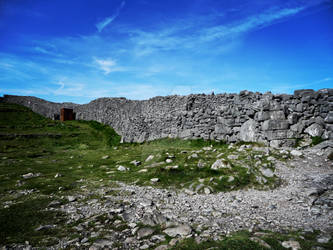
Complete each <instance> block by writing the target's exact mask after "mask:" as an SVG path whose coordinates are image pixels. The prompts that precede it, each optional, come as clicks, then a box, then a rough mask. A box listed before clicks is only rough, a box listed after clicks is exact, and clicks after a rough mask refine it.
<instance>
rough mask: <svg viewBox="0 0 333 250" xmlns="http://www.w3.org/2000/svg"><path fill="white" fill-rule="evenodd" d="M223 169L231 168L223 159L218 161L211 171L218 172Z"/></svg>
mask: <svg viewBox="0 0 333 250" xmlns="http://www.w3.org/2000/svg"><path fill="white" fill-rule="evenodd" d="M221 168H231V167H230V165H229V163H228V162H225V161H224V160H223V159H219V160H216V161H215V162H214V163H213V165H212V166H211V169H213V170H218V169H221Z"/></svg>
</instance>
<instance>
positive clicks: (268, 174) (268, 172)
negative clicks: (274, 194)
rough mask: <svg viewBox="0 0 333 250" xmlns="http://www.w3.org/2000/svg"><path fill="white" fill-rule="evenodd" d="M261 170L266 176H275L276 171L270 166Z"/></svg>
mask: <svg viewBox="0 0 333 250" xmlns="http://www.w3.org/2000/svg"><path fill="white" fill-rule="evenodd" d="M260 172H261V173H262V175H263V176H265V177H273V176H274V172H273V171H272V170H271V169H270V168H261V169H260Z"/></svg>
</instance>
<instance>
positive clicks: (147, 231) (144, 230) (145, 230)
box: [137, 227, 155, 239]
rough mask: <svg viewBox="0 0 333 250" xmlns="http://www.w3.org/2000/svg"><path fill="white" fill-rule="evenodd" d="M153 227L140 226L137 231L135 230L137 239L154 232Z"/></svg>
mask: <svg viewBox="0 0 333 250" xmlns="http://www.w3.org/2000/svg"><path fill="white" fill-rule="evenodd" d="M154 231H155V230H154V229H153V228H150V227H143V228H140V229H139V230H138V231H137V236H138V239H142V238H144V237H147V236H149V235H152V234H153V233H154Z"/></svg>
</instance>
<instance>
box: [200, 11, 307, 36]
mask: <svg viewBox="0 0 333 250" xmlns="http://www.w3.org/2000/svg"><path fill="white" fill-rule="evenodd" d="M305 9H306V7H305V6H301V7H297V8H285V9H271V10H268V11H266V12H264V13H261V14H259V15H253V16H250V17H248V18H246V19H245V20H241V21H240V22H237V23H234V24H227V25H218V26H214V27H211V28H207V29H204V30H203V31H202V32H201V33H202V34H201V35H200V39H201V40H202V41H205V42H208V41H212V40H216V39H226V38H232V37H234V36H239V35H242V34H244V33H247V32H250V31H253V30H255V29H259V28H263V27H267V26H269V25H271V24H273V23H274V22H276V21H281V19H283V18H286V17H289V16H292V15H295V14H297V13H299V12H301V11H303V10H305Z"/></svg>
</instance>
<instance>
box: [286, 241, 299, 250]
mask: <svg viewBox="0 0 333 250" xmlns="http://www.w3.org/2000/svg"><path fill="white" fill-rule="evenodd" d="M282 246H283V247H284V248H291V249H292V250H298V249H301V245H300V244H299V242H298V241H295V240H289V241H284V242H282Z"/></svg>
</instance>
